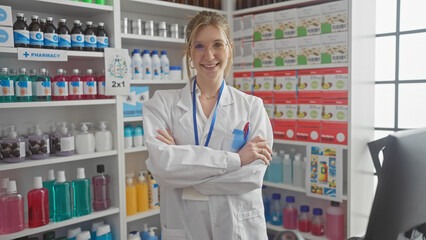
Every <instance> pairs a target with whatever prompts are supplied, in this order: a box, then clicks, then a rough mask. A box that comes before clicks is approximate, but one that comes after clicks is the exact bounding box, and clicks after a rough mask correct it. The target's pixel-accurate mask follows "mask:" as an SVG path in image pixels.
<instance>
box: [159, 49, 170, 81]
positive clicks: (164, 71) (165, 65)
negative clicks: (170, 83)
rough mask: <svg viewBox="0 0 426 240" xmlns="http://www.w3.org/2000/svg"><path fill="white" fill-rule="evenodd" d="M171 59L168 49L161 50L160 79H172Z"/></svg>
mask: <svg viewBox="0 0 426 240" xmlns="http://www.w3.org/2000/svg"><path fill="white" fill-rule="evenodd" d="M169 72H170V61H169V58H168V57H167V52H166V51H161V57H160V79H161V80H169V79H170V75H169Z"/></svg>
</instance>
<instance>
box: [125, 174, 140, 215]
mask: <svg viewBox="0 0 426 240" xmlns="http://www.w3.org/2000/svg"><path fill="white" fill-rule="evenodd" d="M137 210H138V207H137V202H136V186H135V185H134V184H133V179H132V176H131V175H128V176H127V179H126V213H127V216H131V215H135V214H136V213H137Z"/></svg>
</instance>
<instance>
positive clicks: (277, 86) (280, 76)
mask: <svg viewBox="0 0 426 240" xmlns="http://www.w3.org/2000/svg"><path fill="white" fill-rule="evenodd" d="M296 85H297V76H296V71H276V72H275V81H274V98H275V99H279V98H294V99H295V98H296Z"/></svg>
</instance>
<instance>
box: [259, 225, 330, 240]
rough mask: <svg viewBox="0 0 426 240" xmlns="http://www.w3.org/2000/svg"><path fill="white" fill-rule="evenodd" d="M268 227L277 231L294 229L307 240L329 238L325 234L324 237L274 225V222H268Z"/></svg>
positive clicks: (324, 239)
mask: <svg viewBox="0 0 426 240" xmlns="http://www.w3.org/2000/svg"><path fill="white" fill-rule="evenodd" d="M266 228H268V229H269V230H273V231H275V232H281V231H292V232H295V233H298V234H300V235H301V236H302V237H303V238H304V239H306V240H327V238H326V237H325V236H323V237H319V236H314V235H312V234H310V233H303V232H300V231H297V230H293V229H285V228H283V227H281V226H275V225H272V224H269V223H267V224H266Z"/></svg>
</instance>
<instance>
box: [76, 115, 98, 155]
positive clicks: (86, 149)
mask: <svg viewBox="0 0 426 240" xmlns="http://www.w3.org/2000/svg"><path fill="white" fill-rule="evenodd" d="M88 124H89V123H82V124H81V132H80V134H78V135H77V136H76V138H75V143H76V150H77V154H89V153H93V152H95V136H93V133H91V132H89V128H88V127H87V125H88Z"/></svg>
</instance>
